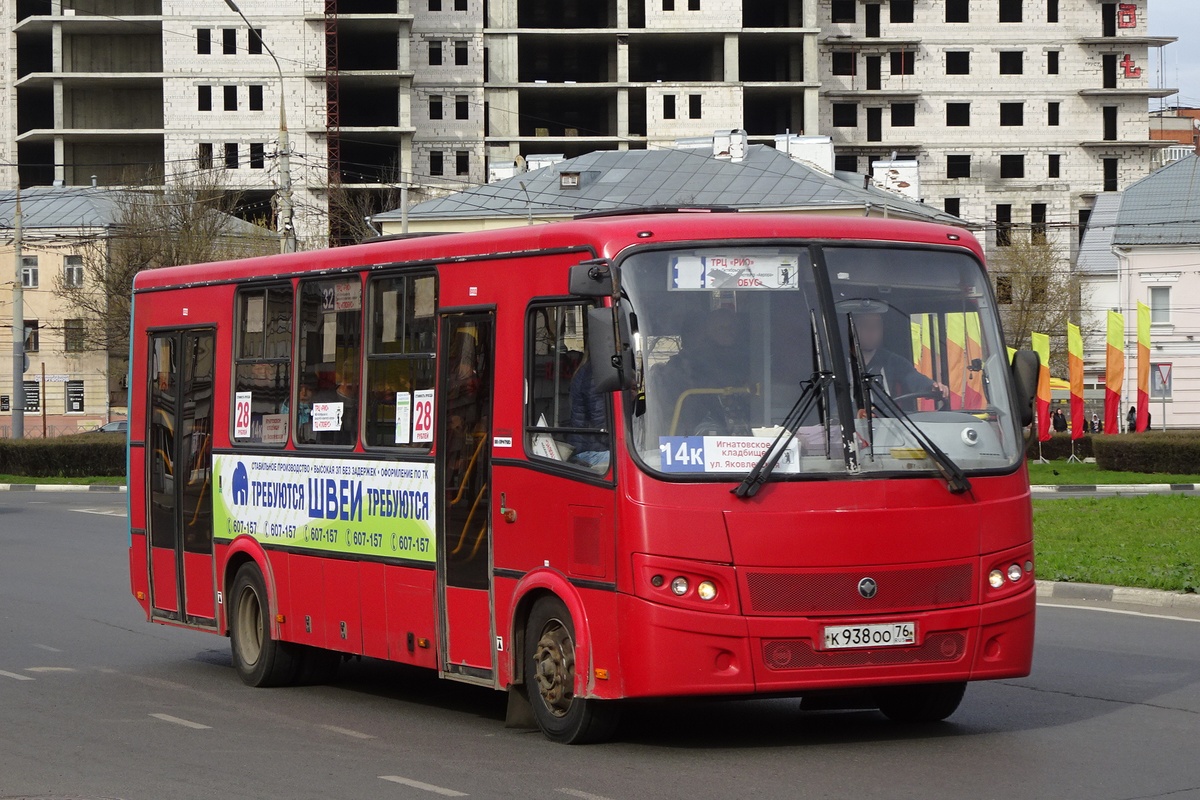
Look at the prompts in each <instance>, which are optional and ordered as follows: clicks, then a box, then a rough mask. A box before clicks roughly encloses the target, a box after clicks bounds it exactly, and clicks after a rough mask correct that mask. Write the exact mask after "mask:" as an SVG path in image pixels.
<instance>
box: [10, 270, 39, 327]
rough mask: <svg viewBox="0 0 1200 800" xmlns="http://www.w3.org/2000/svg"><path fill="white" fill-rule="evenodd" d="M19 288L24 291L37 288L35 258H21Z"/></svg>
mask: <svg viewBox="0 0 1200 800" xmlns="http://www.w3.org/2000/svg"><path fill="white" fill-rule="evenodd" d="M21 286H22V287H23V288H25V289H36V288H38V257H37V256H21ZM14 316H15V315H14Z"/></svg>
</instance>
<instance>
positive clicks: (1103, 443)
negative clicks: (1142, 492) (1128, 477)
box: [1093, 431, 1200, 475]
mask: <svg viewBox="0 0 1200 800" xmlns="http://www.w3.org/2000/svg"><path fill="white" fill-rule="evenodd" d="M1093 449H1094V450H1095V453H1096V466H1098V467H1099V468H1100V469H1112V470H1118V471H1122V472H1167V473H1175V474H1177V475H1187V474H1190V473H1194V472H1196V471H1197V470H1198V469H1200V431H1155V432H1147V433H1135V434H1125V435H1122V436H1097V437H1096V441H1095V443H1094V444H1093Z"/></svg>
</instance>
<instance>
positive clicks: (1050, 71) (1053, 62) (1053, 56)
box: [1046, 50, 1058, 75]
mask: <svg viewBox="0 0 1200 800" xmlns="http://www.w3.org/2000/svg"><path fill="white" fill-rule="evenodd" d="M1046 74H1047V75H1057V74H1058V51H1057V50H1050V51H1047V53H1046Z"/></svg>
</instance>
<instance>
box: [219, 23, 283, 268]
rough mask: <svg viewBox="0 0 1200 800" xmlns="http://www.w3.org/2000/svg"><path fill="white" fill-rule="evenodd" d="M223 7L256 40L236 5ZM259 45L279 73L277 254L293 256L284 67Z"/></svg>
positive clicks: (270, 51)
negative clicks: (239, 21) (240, 20)
mask: <svg viewBox="0 0 1200 800" xmlns="http://www.w3.org/2000/svg"><path fill="white" fill-rule="evenodd" d="M225 5H227V6H229V8H230V10H232V11H233V12H234V13H235V14H237V15H238V16H239V17H241V18H242V22H244V23H246V27H247V28H249V29H250V35H251V36H255V35H256V34H255V33H254V26H253V25H251V24H250V20H248V19H246V15H245V14H243V13H242V10H241V9H240V8H238V6H237V3H235V2H233V0H225ZM259 41H260V42H261V43H262V46H263V49H264V50H266V51H267V55H269V56H270V57H271V60H272V61H274V62H275V70H276V71H277V72H278V73H279V202H278V206H279V219H278V222H276V229H277V230H278V231H279V252H281V253H294V252H296V231H295V230H294V228H293V226H292V161H291V147H290V146H289V144H288V127H287V110H286V108H285V106H286V105H287V94H286V92H285V91H284V86H283V67H281V66H279V59H278V58H276V57H275V51H274V50H272V49H271V47H270V45H268V44H267V43H266V41H265V40H263V38H262V37H261V36H260V37H259Z"/></svg>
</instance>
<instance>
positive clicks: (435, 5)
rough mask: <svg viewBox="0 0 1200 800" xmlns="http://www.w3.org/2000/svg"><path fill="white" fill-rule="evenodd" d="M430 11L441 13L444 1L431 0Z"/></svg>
mask: <svg viewBox="0 0 1200 800" xmlns="http://www.w3.org/2000/svg"><path fill="white" fill-rule="evenodd" d="M429 10H430V11H441V10H442V0H429Z"/></svg>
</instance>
